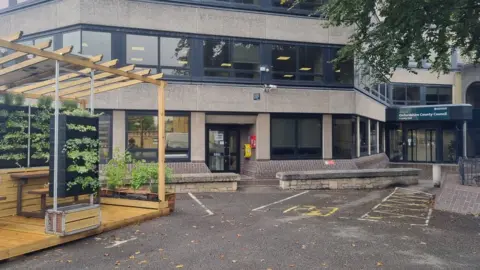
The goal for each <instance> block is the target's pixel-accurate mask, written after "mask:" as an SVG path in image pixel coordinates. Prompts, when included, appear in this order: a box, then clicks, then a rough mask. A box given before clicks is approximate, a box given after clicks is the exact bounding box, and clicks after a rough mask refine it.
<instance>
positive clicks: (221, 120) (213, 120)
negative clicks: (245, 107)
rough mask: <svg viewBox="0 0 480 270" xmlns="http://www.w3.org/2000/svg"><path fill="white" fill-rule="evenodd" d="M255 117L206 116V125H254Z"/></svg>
mask: <svg viewBox="0 0 480 270" xmlns="http://www.w3.org/2000/svg"><path fill="white" fill-rule="evenodd" d="M256 121H257V116H256V115H207V117H206V123H207V124H238V125H245V124H255V123H256Z"/></svg>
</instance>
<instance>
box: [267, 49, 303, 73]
mask: <svg viewBox="0 0 480 270" xmlns="http://www.w3.org/2000/svg"><path fill="white" fill-rule="evenodd" d="M296 63H297V48H296V47H295V46H292V45H278V44H275V45H272V71H273V75H272V76H273V79H275V80H295V79H296V77H295V73H296V66H297V64H296Z"/></svg>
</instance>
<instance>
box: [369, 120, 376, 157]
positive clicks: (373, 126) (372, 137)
mask: <svg viewBox="0 0 480 270" xmlns="http://www.w3.org/2000/svg"><path fill="white" fill-rule="evenodd" d="M370 152H371V153H372V154H376V153H377V121H374V120H370Z"/></svg>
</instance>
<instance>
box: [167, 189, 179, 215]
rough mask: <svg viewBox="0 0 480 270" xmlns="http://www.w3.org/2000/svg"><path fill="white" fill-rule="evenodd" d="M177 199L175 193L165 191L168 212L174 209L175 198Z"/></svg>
mask: <svg viewBox="0 0 480 270" xmlns="http://www.w3.org/2000/svg"><path fill="white" fill-rule="evenodd" d="M176 199H177V194H175V193H166V194H165V200H166V201H167V202H168V208H169V209H170V213H172V212H173V211H175V200H176Z"/></svg>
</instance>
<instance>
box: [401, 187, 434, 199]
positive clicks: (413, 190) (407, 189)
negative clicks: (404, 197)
mask: <svg viewBox="0 0 480 270" xmlns="http://www.w3.org/2000/svg"><path fill="white" fill-rule="evenodd" d="M399 190H400V192H401V191H410V192H411V193H423V194H428V195H429V196H432V197H433V194H432V193H428V192H425V191H420V190H416V189H411V188H399Z"/></svg>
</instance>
